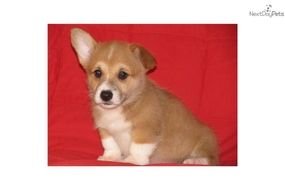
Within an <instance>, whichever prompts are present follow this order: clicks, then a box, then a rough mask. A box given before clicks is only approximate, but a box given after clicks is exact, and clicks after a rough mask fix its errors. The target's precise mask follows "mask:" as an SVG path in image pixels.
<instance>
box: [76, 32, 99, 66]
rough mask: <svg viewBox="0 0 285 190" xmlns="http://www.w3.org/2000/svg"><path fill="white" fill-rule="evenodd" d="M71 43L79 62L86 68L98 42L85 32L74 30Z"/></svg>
mask: <svg viewBox="0 0 285 190" xmlns="http://www.w3.org/2000/svg"><path fill="white" fill-rule="evenodd" d="M71 43H72V46H73V48H74V49H75V51H76V53H77V56H78V59H79V62H80V63H81V65H82V66H83V67H86V65H87V64H88V62H89V60H90V58H91V55H92V53H93V51H94V49H95V46H96V44H97V43H96V41H95V40H94V39H93V38H92V37H91V36H90V34H88V33H87V32H85V31H84V30H81V29H79V28H74V29H72V30H71Z"/></svg>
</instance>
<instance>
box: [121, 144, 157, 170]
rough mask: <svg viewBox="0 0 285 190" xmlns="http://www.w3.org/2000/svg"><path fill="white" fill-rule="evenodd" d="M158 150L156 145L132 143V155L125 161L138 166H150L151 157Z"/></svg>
mask: <svg viewBox="0 0 285 190" xmlns="http://www.w3.org/2000/svg"><path fill="white" fill-rule="evenodd" d="M155 148H156V144H155V143H145V144H139V143H132V144H131V146H130V155H129V156H128V157H127V158H126V159H125V160H124V161H125V162H130V163H133V164H137V165H146V164H149V157H150V156H151V155H152V153H153V151H154V150H155Z"/></svg>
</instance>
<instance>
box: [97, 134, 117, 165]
mask: <svg viewBox="0 0 285 190" xmlns="http://www.w3.org/2000/svg"><path fill="white" fill-rule="evenodd" d="M102 145H103V148H104V154H103V155H102V156H100V157H99V158H98V160H105V161H120V160H121V151H120V148H119V146H118V145H117V143H116V142H115V140H114V139H113V138H112V137H108V138H103V139H102Z"/></svg>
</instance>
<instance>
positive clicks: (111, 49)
mask: <svg viewBox="0 0 285 190" xmlns="http://www.w3.org/2000/svg"><path fill="white" fill-rule="evenodd" d="M113 53H114V46H111V48H110V51H109V52H108V56H107V58H108V60H110V59H111V57H112V56H113Z"/></svg>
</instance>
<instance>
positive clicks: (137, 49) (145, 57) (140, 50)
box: [130, 44, 156, 72]
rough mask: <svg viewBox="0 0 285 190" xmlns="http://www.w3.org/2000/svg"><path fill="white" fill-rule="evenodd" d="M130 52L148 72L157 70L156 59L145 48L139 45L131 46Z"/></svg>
mask: <svg viewBox="0 0 285 190" xmlns="http://www.w3.org/2000/svg"><path fill="white" fill-rule="evenodd" d="M130 50H131V52H133V54H134V55H135V56H136V57H137V58H138V59H139V60H140V61H141V63H142V64H143V66H144V68H145V69H146V72H148V71H150V70H152V69H154V68H155V66H156V60H155V58H154V57H153V56H152V55H151V53H150V52H149V51H148V50H146V49H145V48H144V47H142V46H140V45H138V44H131V45H130Z"/></svg>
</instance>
